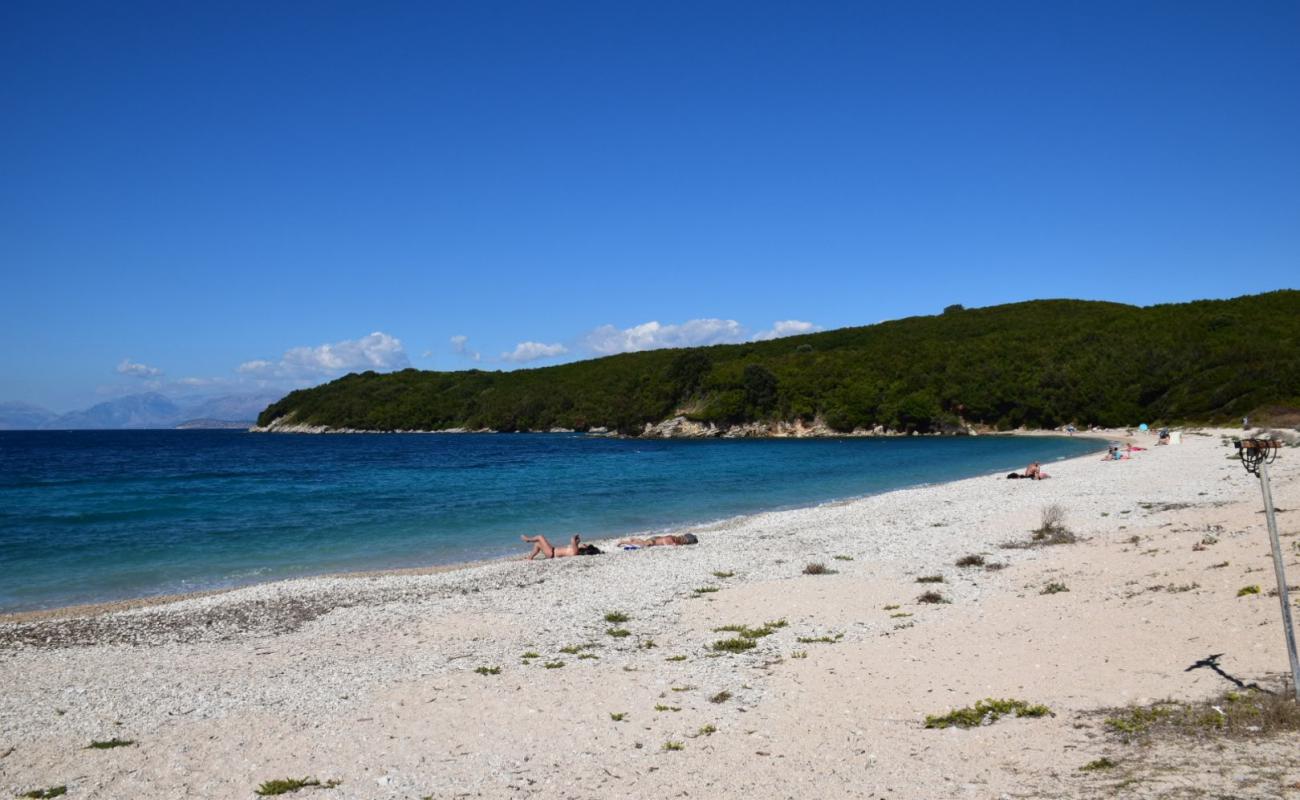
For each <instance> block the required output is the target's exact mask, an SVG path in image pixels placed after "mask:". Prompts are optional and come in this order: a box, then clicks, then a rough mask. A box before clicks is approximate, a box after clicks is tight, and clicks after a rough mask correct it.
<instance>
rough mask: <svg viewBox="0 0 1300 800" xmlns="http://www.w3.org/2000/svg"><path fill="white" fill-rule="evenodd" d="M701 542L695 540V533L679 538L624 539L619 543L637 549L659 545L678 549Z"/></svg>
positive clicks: (678, 536)
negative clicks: (684, 545) (680, 546)
mask: <svg viewBox="0 0 1300 800" xmlns="http://www.w3.org/2000/svg"><path fill="white" fill-rule="evenodd" d="M699 541H700V540H699V539H697V538H695V534H693V533H684V534H681V535H677V536H652V537H650V538H648V539H635V538H634V539H624V540H623V541H621V542H619V544H620V545H635V546H637V547H656V546H658V545H668V546H669V547H677V546H679V545H683V544H696V543H698V542H699Z"/></svg>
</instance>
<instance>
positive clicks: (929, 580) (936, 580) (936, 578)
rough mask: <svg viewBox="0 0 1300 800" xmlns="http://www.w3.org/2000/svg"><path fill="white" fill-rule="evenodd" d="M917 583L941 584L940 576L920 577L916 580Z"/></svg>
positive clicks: (941, 578) (941, 577)
mask: <svg viewBox="0 0 1300 800" xmlns="http://www.w3.org/2000/svg"><path fill="white" fill-rule="evenodd" d="M916 582H917V583H943V576H942V575H922V576H921V577H919V578H917V579H916Z"/></svg>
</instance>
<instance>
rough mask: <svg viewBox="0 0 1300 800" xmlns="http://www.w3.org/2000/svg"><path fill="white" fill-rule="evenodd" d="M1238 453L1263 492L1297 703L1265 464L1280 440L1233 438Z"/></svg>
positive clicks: (1297, 668)
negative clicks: (1257, 478)
mask: <svg viewBox="0 0 1300 800" xmlns="http://www.w3.org/2000/svg"><path fill="white" fill-rule="evenodd" d="M1233 443H1234V444H1235V445H1236V446H1237V454H1238V455H1239V456H1241V463H1242V465H1243V466H1244V467H1245V468H1246V471H1247V472H1249V473H1250V474H1252V475H1257V476H1259V488H1260V491H1262V492H1263V493H1264V516H1265V518H1266V519H1267V520H1268V538H1269V541H1270V542H1271V543H1272V546H1273V572H1274V573H1276V577H1277V597H1278V600H1279V601H1281V603H1282V629H1283V631H1284V632H1285V633H1286V655H1287V658H1289V659H1290V660H1291V688H1292V689H1293V690H1294V691H1295V699H1296V702H1297V703H1300V655H1297V654H1296V647H1295V629H1294V628H1293V627H1292V626H1291V599H1290V596H1289V595H1288V594H1287V589H1286V570H1285V569H1284V568H1283V566H1282V542H1281V541H1280V540H1279V539H1278V536H1277V515H1276V514H1275V513H1274V511H1273V487H1272V486H1271V485H1270V484H1269V481H1268V465H1269V464H1272V463H1273V461H1274V459H1276V458H1277V451H1278V450H1280V449H1281V448H1282V443H1281V442H1279V441H1275V440H1273V439H1234V440H1233Z"/></svg>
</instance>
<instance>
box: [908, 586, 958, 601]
mask: <svg viewBox="0 0 1300 800" xmlns="http://www.w3.org/2000/svg"><path fill="white" fill-rule="evenodd" d="M916 602H918V603H951V602H952V601H951V600H949V599H948V598H946V597H944V596H943V595H941V594H939V593H938V592H936V591H934V590H933V589H931V590H930V591H928V592H925V593H923V594H921V595H920V596H919V597H917V598H916Z"/></svg>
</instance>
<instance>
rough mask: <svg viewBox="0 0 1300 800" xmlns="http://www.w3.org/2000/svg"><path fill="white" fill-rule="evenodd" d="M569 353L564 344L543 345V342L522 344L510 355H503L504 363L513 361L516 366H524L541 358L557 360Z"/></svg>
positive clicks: (516, 346)
mask: <svg viewBox="0 0 1300 800" xmlns="http://www.w3.org/2000/svg"><path fill="white" fill-rule="evenodd" d="M567 352H569V348H567V347H565V346H564V345H562V344H542V343H541V342H520V343H519V344H517V345H515V349H514V351H513V352H510V353H502V354H501V360H502V361H513V362H515V363H516V364H523V363H526V362H528V361H536V360H537V359H539V358H555V357H556V356H562V355H564V354H565V353H567Z"/></svg>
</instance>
